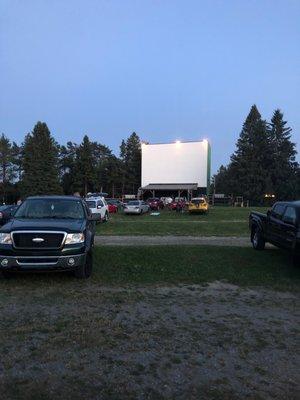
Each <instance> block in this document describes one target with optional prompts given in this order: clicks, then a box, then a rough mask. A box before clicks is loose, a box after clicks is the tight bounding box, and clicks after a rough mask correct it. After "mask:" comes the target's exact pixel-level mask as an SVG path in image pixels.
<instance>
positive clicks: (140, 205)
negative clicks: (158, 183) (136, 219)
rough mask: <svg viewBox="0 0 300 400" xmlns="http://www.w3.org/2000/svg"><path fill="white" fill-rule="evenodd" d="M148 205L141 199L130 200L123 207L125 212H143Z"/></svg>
mask: <svg viewBox="0 0 300 400" xmlns="http://www.w3.org/2000/svg"><path fill="white" fill-rule="evenodd" d="M149 208H150V207H149V205H148V204H147V203H146V202H145V201H143V200H130V201H129V202H128V203H127V204H126V205H125V207H124V213H125V214H144V213H147V212H148V211H149Z"/></svg>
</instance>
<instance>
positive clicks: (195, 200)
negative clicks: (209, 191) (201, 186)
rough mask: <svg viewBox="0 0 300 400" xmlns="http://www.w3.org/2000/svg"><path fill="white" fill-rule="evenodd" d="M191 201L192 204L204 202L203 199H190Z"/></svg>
mask: <svg viewBox="0 0 300 400" xmlns="http://www.w3.org/2000/svg"><path fill="white" fill-rule="evenodd" d="M192 203H193V204H197V205H198V204H203V203H205V200H204V199H192Z"/></svg>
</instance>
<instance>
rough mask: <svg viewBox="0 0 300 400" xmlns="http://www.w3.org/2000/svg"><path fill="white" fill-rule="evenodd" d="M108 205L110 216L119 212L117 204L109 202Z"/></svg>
mask: <svg viewBox="0 0 300 400" xmlns="http://www.w3.org/2000/svg"><path fill="white" fill-rule="evenodd" d="M107 205H108V212H109V213H110V214H115V213H117V212H118V206H117V205H116V204H112V203H110V202H109V201H108V202H107Z"/></svg>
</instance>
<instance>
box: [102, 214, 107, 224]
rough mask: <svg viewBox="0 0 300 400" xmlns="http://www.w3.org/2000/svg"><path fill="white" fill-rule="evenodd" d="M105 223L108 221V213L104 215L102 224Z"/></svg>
mask: <svg viewBox="0 0 300 400" xmlns="http://www.w3.org/2000/svg"><path fill="white" fill-rule="evenodd" d="M107 221H108V212H106V213H105V215H104V218H103V220H102V222H107Z"/></svg>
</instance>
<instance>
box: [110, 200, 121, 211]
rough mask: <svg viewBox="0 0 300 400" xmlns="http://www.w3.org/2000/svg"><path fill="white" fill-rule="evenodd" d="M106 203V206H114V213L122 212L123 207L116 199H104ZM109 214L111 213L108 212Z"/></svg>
mask: <svg viewBox="0 0 300 400" xmlns="http://www.w3.org/2000/svg"><path fill="white" fill-rule="evenodd" d="M106 202H107V204H108V205H113V206H116V207H117V211H116V212H118V211H120V210H122V209H123V207H124V205H123V203H122V201H121V200H118V199H106ZM109 212H111V211H109ZM112 212H113V211H112Z"/></svg>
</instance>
